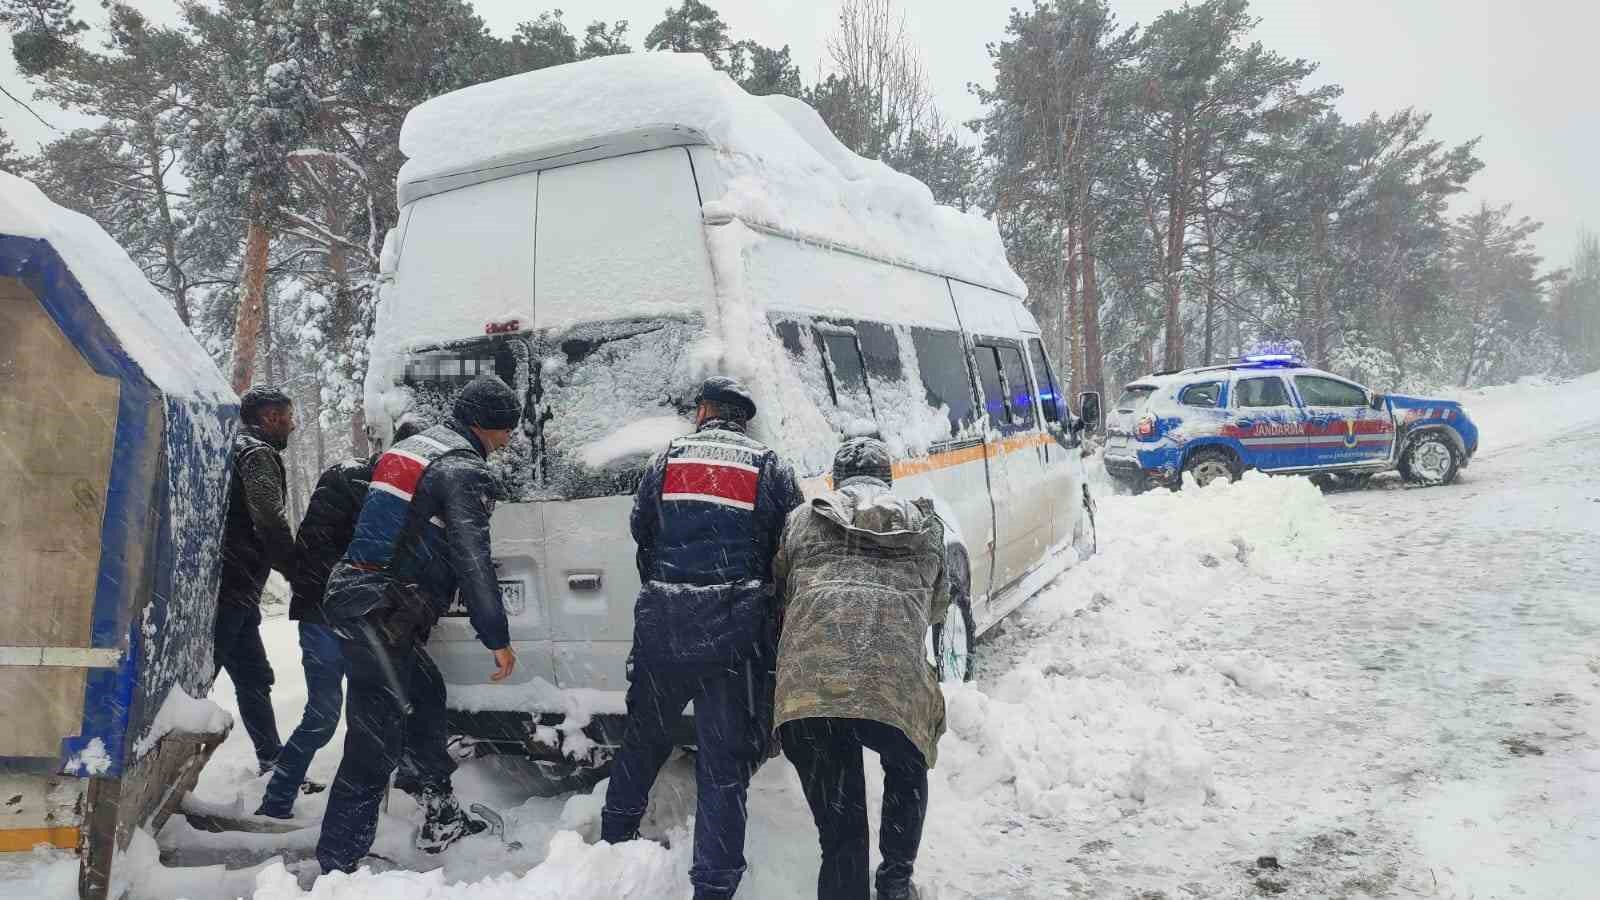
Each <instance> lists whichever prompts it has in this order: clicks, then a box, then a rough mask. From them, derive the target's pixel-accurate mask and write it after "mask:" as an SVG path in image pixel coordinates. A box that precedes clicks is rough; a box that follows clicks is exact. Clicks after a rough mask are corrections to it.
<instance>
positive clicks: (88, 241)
mask: <svg viewBox="0 0 1600 900" xmlns="http://www.w3.org/2000/svg"><path fill="white" fill-rule="evenodd" d="M0 235H14V236H16V237H25V238H37V239H39V240H43V241H46V242H48V243H49V244H50V246H51V247H53V248H55V251H56V252H57V253H59V254H60V255H61V258H62V259H63V260H64V261H65V262H66V264H67V267H68V268H69V269H71V270H72V276H73V277H74V278H76V279H77V281H78V284H79V285H81V286H82V287H83V292H84V293H85V294H87V295H88V297H89V302H90V303H91V304H93V305H94V308H95V311H96V312H98V313H99V314H100V317H101V318H102V319H104V320H105V322H106V324H107V325H108V326H110V328H111V330H112V331H113V332H115V333H116V335H117V337H118V339H119V340H120V341H121V343H122V346H123V349H124V350H126V351H127V353H128V355H129V356H130V357H132V358H133V361H134V362H135V363H137V364H138V365H139V368H140V369H142V370H143V371H144V374H145V377H146V378H148V379H150V381H151V383H152V384H154V385H155V386H156V387H158V388H160V389H161V391H162V392H163V393H165V394H167V395H169V396H172V397H175V398H183V397H202V398H205V399H207V400H210V401H213V402H220V403H234V402H236V398H235V397H234V394H233V391H232V389H231V388H229V386H228V384H227V382H225V381H223V379H222V375H221V374H220V373H219V372H218V371H217V369H216V366H214V365H212V363H211V357H210V356H208V355H207V354H206V352H205V350H204V349H203V348H201V346H200V344H199V342H198V341H196V340H195V339H194V336H193V335H192V334H190V333H189V329H188V328H186V327H184V324H183V322H182V321H181V320H180V319H179V318H178V314H177V313H176V312H175V311H173V309H172V304H171V303H170V302H169V301H168V300H167V299H166V298H165V297H163V296H161V294H160V293H159V292H158V291H156V289H155V288H153V287H151V286H150V282H149V281H147V280H146V279H145V277H144V273H143V272H142V271H140V270H139V267H138V266H137V265H135V264H134V262H133V260H132V259H130V258H129V257H128V254H127V252H126V251H124V250H123V249H122V248H121V247H120V246H118V245H117V242H116V241H113V240H112V239H111V236H110V235H108V234H106V233H105V231H104V230H102V229H101V228H100V226H99V225H97V224H95V222H94V220H93V219H90V218H89V217H88V216H85V215H81V214H79V213H75V212H73V211H71V210H69V209H66V208H64V207H61V206H57V205H56V204H54V203H52V202H50V200H49V198H47V197H45V195H44V194H42V193H40V191H39V189H38V188H36V187H34V186H33V184H32V183H31V182H28V181H26V180H24V179H21V178H18V177H16V176H15V175H11V174H9V173H6V172H0Z"/></svg>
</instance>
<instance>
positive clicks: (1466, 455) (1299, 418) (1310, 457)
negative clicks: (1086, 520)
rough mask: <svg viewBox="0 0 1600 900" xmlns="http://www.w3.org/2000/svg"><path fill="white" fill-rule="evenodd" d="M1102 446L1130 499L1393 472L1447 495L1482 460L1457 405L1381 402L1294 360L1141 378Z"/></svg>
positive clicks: (1386, 397) (1249, 360)
mask: <svg viewBox="0 0 1600 900" xmlns="http://www.w3.org/2000/svg"><path fill="white" fill-rule="evenodd" d="M1106 436H1107V438H1106V452H1105V464H1106V470H1107V471H1109V472H1110V473H1111V474H1112V475H1113V476H1115V477H1116V478H1117V479H1119V480H1121V481H1123V482H1125V483H1128V484H1129V485H1131V486H1132V487H1134V489H1135V490H1142V489H1144V488H1145V487H1148V486H1151V485H1170V486H1174V487H1176V486H1178V485H1180V484H1181V483H1182V478H1183V473H1185V472H1189V473H1192V474H1193V476H1194V479H1195V481H1196V482H1197V483H1198V484H1200V485H1205V484H1209V483H1210V482H1212V481H1215V480H1216V479H1218V478H1228V479H1230V480H1237V479H1238V478H1239V476H1240V474H1241V473H1243V472H1244V470H1246V469H1259V470H1261V471H1263V472H1272V473H1282V474H1303V475H1313V476H1325V477H1327V478H1330V479H1331V478H1333V477H1338V478H1340V479H1343V480H1347V481H1356V482H1359V481H1361V480H1364V479H1366V478H1368V477H1370V476H1372V475H1373V474H1375V473H1377V472H1383V471H1388V470H1391V469H1398V470H1399V472H1400V474H1401V476H1402V477H1403V478H1404V479H1405V480H1406V481H1408V482H1411V483H1413V484H1420V485H1440V484H1449V483H1450V482H1452V481H1454V480H1455V478H1456V475H1457V473H1459V472H1460V470H1461V469H1463V468H1465V467H1466V465H1467V463H1468V461H1469V460H1471V459H1472V456H1473V454H1475V453H1476V452H1477V450H1478V429H1477V426H1475V425H1474V424H1473V423H1472V420H1471V419H1470V418H1469V417H1468V416H1467V412H1466V410H1464V409H1462V408H1461V404H1459V403H1457V402H1455V401H1453V400H1432V399H1426V398H1421V397H1404V396H1400V395H1397V394H1380V393H1377V392H1375V391H1371V390H1368V389H1367V388H1365V387H1362V386H1361V385H1359V384H1356V383H1354V382H1352V381H1349V380H1347V379H1344V378H1340V377H1339V376H1337V375H1334V374H1332V373H1330V372H1324V371H1322V370H1320V369H1313V368H1311V367H1309V366H1307V365H1306V364H1305V363H1304V362H1303V361H1302V360H1300V359H1298V358H1296V357H1294V356H1292V355H1287V354H1272V355H1262V356H1248V357H1243V358H1241V359H1238V360H1235V361H1233V362H1230V363H1228V364H1226V365H1218V366H1206V367H1204V368H1197V369H1185V370H1183V371H1180V372H1161V373H1157V374H1155V375H1150V376H1148V377H1145V378H1141V379H1139V380H1138V381H1135V382H1133V383H1131V384H1129V385H1128V386H1127V388H1126V389H1125V390H1124V391H1123V393H1122V396H1121V398H1120V399H1118V400H1117V403H1116V406H1115V407H1114V408H1113V409H1112V410H1110V411H1109V414H1108V415H1107V422H1106Z"/></svg>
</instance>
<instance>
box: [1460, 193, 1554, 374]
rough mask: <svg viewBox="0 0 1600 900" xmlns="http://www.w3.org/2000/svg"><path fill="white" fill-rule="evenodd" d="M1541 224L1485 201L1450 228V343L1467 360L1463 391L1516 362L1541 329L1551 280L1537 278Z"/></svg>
mask: <svg viewBox="0 0 1600 900" xmlns="http://www.w3.org/2000/svg"><path fill="white" fill-rule="evenodd" d="M1542 224H1543V223H1540V222H1536V221H1534V220H1532V219H1529V218H1528V217H1526V216H1523V217H1522V218H1520V219H1515V220H1513V219H1512V218H1511V207H1509V206H1501V207H1491V206H1489V205H1488V204H1487V203H1481V204H1479V206H1478V208H1477V209H1475V210H1473V211H1472V212H1469V213H1466V214H1463V215H1461V216H1459V217H1458V218H1457V219H1456V221H1455V223H1454V224H1453V225H1452V226H1451V237H1452V242H1451V248H1450V278H1451V287H1452V290H1453V294H1454V301H1455V302H1454V303H1453V304H1452V311H1453V312H1454V313H1455V317H1456V319H1457V324H1456V325H1455V328H1454V330H1455V332H1456V333H1455V334H1454V335H1453V338H1454V339H1453V340H1452V341H1451V344H1452V345H1453V346H1454V347H1455V348H1456V352H1457V353H1458V354H1459V355H1460V357H1462V358H1463V359H1462V361H1461V363H1460V365H1461V376H1460V384H1461V385H1462V386H1463V387H1465V386H1467V385H1469V384H1471V383H1472V382H1473V381H1474V379H1476V378H1478V377H1480V376H1482V375H1483V374H1485V373H1487V372H1493V371H1494V370H1496V369H1497V368H1502V367H1505V366H1506V365H1507V364H1508V363H1511V364H1515V362H1517V361H1516V360H1514V359H1513V357H1514V356H1515V354H1516V353H1517V351H1518V350H1519V349H1524V348H1525V346H1526V344H1525V342H1526V340H1527V338H1528V337H1530V336H1532V335H1533V334H1535V332H1536V331H1537V329H1538V326H1539V325H1540V319H1541V318H1542V316H1543V311H1544V310H1543V307H1544V302H1543V301H1544V291H1545V285H1546V284H1547V283H1548V281H1549V278H1548V276H1541V275H1540V274H1539V264H1540V262H1541V260H1540V257H1539V254H1538V253H1537V252H1535V251H1534V249H1533V243H1532V238H1533V235H1534V234H1535V233H1536V232H1538V230H1539V229H1540V228H1541V227H1542ZM1519 345H1521V346H1519ZM1502 374H1506V373H1502ZM1516 374H1520V373H1516Z"/></svg>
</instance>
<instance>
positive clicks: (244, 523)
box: [212, 385, 295, 772]
mask: <svg viewBox="0 0 1600 900" xmlns="http://www.w3.org/2000/svg"><path fill="white" fill-rule="evenodd" d="M239 420H240V424H241V427H240V429H239V432H238V434H237V435H236V436H235V437H234V441H233V459H232V463H233V465H232V469H231V471H230V473H229V479H228V516H227V519H226V520H225V524H224V526H223V534H222V578H221V584H220V587H219V590H218V592H217V611H216V619H215V622H214V624H213V627H212V649H213V654H214V657H215V660H216V665H217V668H218V669H222V670H224V671H226V672H227V673H228V677H229V679H231V680H232V681H233V687H234V691H235V693H236V694H237V696H238V701H239V718H240V719H241V720H242V721H243V723H244V728H245V731H246V733H248V734H249V735H250V742H251V743H252V744H253V745H254V746H255V751H256V762H257V765H258V766H259V768H260V770H261V771H263V772H265V771H267V770H268V769H270V768H272V766H273V764H274V763H275V762H276V761H277V759H278V754H279V753H280V752H281V751H282V750H283V747H282V745H281V744H280V743H279V741H278V725H277V721H276V720H275V718H274V716H273V712H272V684H273V681H274V677H273V672H272V663H271V661H270V660H268V659H267V651H266V646H265V645H264V644H263V643H262V642H261V591H262V589H263V588H264V587H265V586H266V583H267V576H268V575H269V574H270V572H271V570H272V569H277V570H278V571H279V572H282V573H283V574H284V575H285V576H288V575H290V574H291V573H292V572H293V560H294V534H293V532H291V531H290V529H289V520H288V518H287V516H286V513H285V509H284V503H285V500H286V498H287V489H286V481H285V477H284V468H283V459H282V457H281V456H279V453H280V452H281V451H282V450H283V449H284V447H286V446H287V445H288V441H289V435H290V434H291V433H293V432H294V427H295V422H294V403H293V401H292V400H290V399H289V396H288V395H287V394H285V393H283V392H282V391H280V390H278V389H276V388H272V387H267V386H265V385H258V386H256V387H252V388H251V389H250V390H248V391H245V392H244V395H243V396H242V397H240V398H239Z"/></svg>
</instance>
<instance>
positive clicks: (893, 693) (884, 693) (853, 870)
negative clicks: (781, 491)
mask: <svg viewBox="0 0 1600 900" xmlns="http://www.w3.org/2000/svg"><path fill="white" fill-rule="evenodd" d="M893 471H894V470H893V466H892V460H891V457H890V455H889V448H888V447H886V446H884V444H883V442H882V441H879V440H876V439H874V438H856V439H854V440H850V441H846V442H845V444H844V445H843V446H842V447H840V448H839V451H838V453H837V454H836V455H835V456H834V460H833V483H834V490H833V492H832V493H829V494H824V495H823V496H820V497H817V498H816V499H814V500H812V501H811V502H810V503H808V504H806V505H805V506H802V507H800V508H799V509H797V510H795V511H794V513H793V514H791V515H790V516H789V521H788V524H787V526H785V528H784V532H783V542H782V544H781V545H780V546H779V549H778V557H777V559H776V561H775V562H774V563H773V573H774V575H775V577H776V578H777V582H778V590H779V592H780V593H779V597H780V599H781V602H782V609H783V637H782V640H781V641H780V643H779V645H778V686H777V693H776V697H775V701H774V703H775V707H776V712H775V714H774V717H773V721H774V724H775V727H776V728H777V731H778V735H779V737H780V738H781V739H782V742H783V752H784V755H785V756H787V757H788V758H789V761H790V762H792V763H793V764H794V767H795V770H796V771H797V772H798V773H799V775H800V785H801V787H802V788H803V789H804V791H805V795H806V800H807V802H808V803H809V805H810V806H811V815H812V818H813V819H815V820H816V824H817V832H818V836H819V838H820V841H821V844H822V867H821V871H820V872H819V874H818V877H817V897H818V898H819V900H821V898H827V900H867V898H868V897H869V896H870V892H871V886H870V883H869V872H868V868H867V864H868V860H869V858H870V857H869V854H868V846H867V841H868V835H867V795H866V785H865V780H864V777H865V776H864V774H863V771H862V753H861V751H862V748H863V747H868V748H871V749H872V750H874V751H876V752H877V754H878V758H879V760H880V761H881V762H882V764H883V819H882V821H881V823H880V827H879V830H878V840H879V844H880V850H881V851H882V856H883V864H882V865H880V866H879V867H878V875H877V889H878V890H877V897H878V900H914V898H915V897H916V896H917V892H916V888H915V887H914V886H913V885H912V883H911V874H912V868H913V866H914V865H915V863H916V859H917V847H918V845H919V844H920V843H921V841H922V822H923V817H924V816H925V815H926V814H927V810H928V769H929V768H930V767H932V765H933V763H934V755H935V752H936V749H937V746H938V743H939V735H940V734H941V733H943V731H944V695H943V694H941V693H940V691H939V683H938V678H937V676H936V675H935V673H934V669H933V667H932V666H931V665H929V663H928V660H927V656H926V650H925V649H924V645H923V638H924V635H926V634H927V633H928V626H929V625H930V624H931V623H933V622H939V621H943V619H944V614H945V609H946V607H947V606H948V605H949V603H950V589H949V581H948V579H947V577H946V571H945V547H944V523H943V522H941V521H940V519H939V517H938V516H937V515H935V514H934V512H933V504H932V503H931V502H930V501H928V500H923V499H918V500H909V499H906V498H903V497H897V496H895V494H894V493H892V491H891V485H892V484H893V483H894V474H893Z"/></svg>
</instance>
